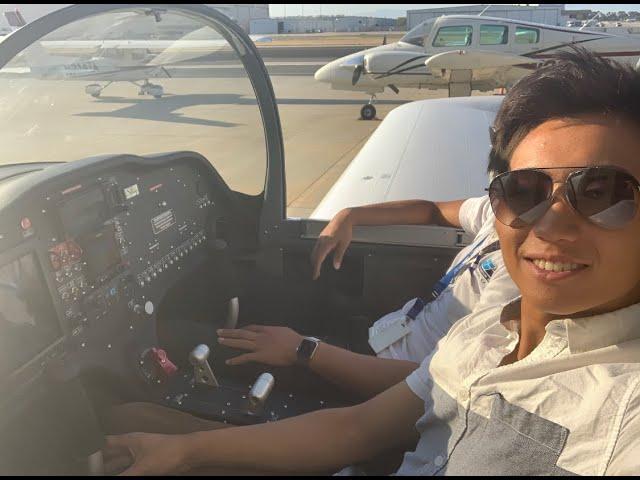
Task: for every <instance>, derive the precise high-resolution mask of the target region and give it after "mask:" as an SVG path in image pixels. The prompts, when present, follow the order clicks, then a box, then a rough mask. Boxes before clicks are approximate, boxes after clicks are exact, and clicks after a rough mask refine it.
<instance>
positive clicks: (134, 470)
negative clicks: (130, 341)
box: [105, 382, 424, 475]
mask: <svg viewBox="0 0 640 480" xmlns="http://www.w3.org/2000/svg"><path fill="white" fill-rule="evenodd" d="M423 413H424V402H423V401H422V400H421V399H420V398H419V397H418V396H417V395H416V394H414V393H413V392H412V391H411V389H410V388H409V386H408V385H407V383H406V382H401V383H399V384H398V385H396V386H394V387H393V388H391V389H389V390H387V391H385V392H384V393H382V394H380V395H378V396H376V397H375V398H373V399H371V400H369V401H368V402H365V403H363V404H360V405H356V406H354V407H348V408H339V409H331V410H320V411H317V412H313V413H310V414H307V415H301V416H298V417H293V418H289V419H286V420H282V421H278V422H271V423H264V424H260V425H251V426H246V427H236V428H228V429H221V430H214V431H207V432H197V433H193V434H189V435H167V436H160V435H151V434H139V433H136V434H129V435H122V436H117V437H109V438H108V439H107V447H106V449H105V457H106V460H107V465H119V464H120V463H121V460H122V459H123V458H122V457H123V456H124V457H131V456H132V457H133V459H134V462H135V463H134V465H132V466H131V467H129V469H128V470H127V471H126V472H125V474H127V475H145V474H146V475H149V474H151V475H154V474H155V475H162V474H171V473H177V472H184V471H185V470H187V469H188V468H198V467H214V466H215V467H225V468H230V469H241V470H246V469H248V468H251V469H255V470H259V471H260V470H264V471H269V472H274V471H280V472H292V473H317V472H326V471H330V470H336V469H338V468H341V467H344V466H346V465H350V464H354V463H358V462H362V461H365V460H370V459H372V458H374V457H375V456H376V455H377V454H378V453H381V452H383V451H386V450H389V449H393V448H398V447H404V448H407V447H409V446H410V445H412V444H413V443H414V442H415V440H416V438H417V432H416V429H415V423H416V421H417V420H418V419H419V418H420V416H421V415H422V414H423ZM108 470H109V472H111V471H112V469H111V468H109V469H108Z"/></svg>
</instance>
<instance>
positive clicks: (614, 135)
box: [496, 116, 640, 316]
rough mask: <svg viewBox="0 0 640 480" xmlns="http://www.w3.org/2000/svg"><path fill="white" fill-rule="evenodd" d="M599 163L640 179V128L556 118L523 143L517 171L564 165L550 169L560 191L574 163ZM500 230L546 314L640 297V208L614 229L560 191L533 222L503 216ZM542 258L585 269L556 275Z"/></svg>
mask: <svg viewBox="0 0 640 480" xmlns="http://www.w3.org/2000/svg"><path fill="white" fill-rule="evenodd" d="M596 165H613V166H618V167H621V168H623V169H625V170H627V171H628V172H629V173H631V174H632V175H633V176H634V177H635V178H640V129H639V128H638V127H637V126H635V125H630V124H627V123H624V122H623V123H620V124H616V123H615V122H614V121H613V120H612V121H605V120H603V119H602V117H595V116H591V117H581V118H579V119H575V118H574V119H570V118H567V119H556V120H550V121H547V122H545V123H543V124H542V125H540V126H538V127H537V128H536V129H534V130H532V131H531V132H530V133H529V134H528V135H527V136H526V137H525V138H524V139H523V140H522V142H520V144H519V145H518V147H517V148H516V149H515V150H514V152H513V155H512V158H511V162H510V170H519V169H523V168H549V167H552V168H557V167H563V168H562V169H557V170H547V173H548V174H549V175H550V176H551V177H552V178H553V181H554V186H553V188H554V191H555V190H556V189H558V188H564V187H563V186H562V182H564V180H565V179H566V178H567V175H569V173H571V172H572V171H574V170H575V169H576V168H575V167H587V166H596ZM564 167H566V168H564ZM496 230H497V232H498V235H499V237H500V243H501V247H502V254H503V256H504V261H505V265H506V267H507V269H508V271H509V273H510V274H511V277H512V278H513V280H514V282H515V283H516V284H517V285H518V287H519V288H520V291H521V293H522V296H523V298H525V299H527V301H528V302H529V303H530V304H531V305H535V306H536V308H538V309H539V310H541V311H543V312H545V313H548V314H552V315H559V316H564V315H573V314H585V315H586V314H596V313H602V312H607V311H612V310H616V309H619V308H622V307H624V306H627V305H630V304H633V303H636V302H638V301H640V215H639V214H638V212H636V215H635V217H634V219H633V220H632V221H631V222H630V223H629V224H627V225H625V226H624V227H622V228H620V229H617V230H607V229H604V228H602V227H599V226H596V225H594V224H592V223H591V222H589V221H588V220H587V219H585V218H583V217H581V216H580V215H579V214H578V213H577V212H575V211H574V210H573V209H572V208H571V206H570V205H569V204H568V203H567V201H566V199H565V198H564V196H563V195H558V196H556V199H555V201H554V203H553V204H552V206H551V207H550V208H549V210H547V212H546V213H545V214H544V216H542V217H541V218H540V219H539V220H538V221H537V222H535V223H534V224H533V225H532V226H529V227H525V228H522V229H515V228H511V227H508V226H506V225H504V224H502V223H500V222H499V221H496ZM541 260H544V261H548V262H551V263H552V264H553V263H561V264H565V265H566V264H577V265H578V266H579V267H578V268H577V269H575V270H571V271H570V272H562V274H554V273H549V272H548V271H545V269H544V268H543V269H541V268H539V265H540V261H541ZM536 263H538V265H536Z"/></svg>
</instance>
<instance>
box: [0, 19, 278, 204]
mask: <svg viewBox="0 0 640 480" xmlns="http://www.w3.org/2000/svg"><path fill="white" fill-rule="evenodd" d="M0 105H1V106H2V111H3V115H2V118H1V119H0V125H1V128H0V145H1V147H0V148H1V149H2V151H3V154H2V157H1V158H2V160H0V164H1V163H26V162H67V161H72V160H77V159H81V158H86V157H89V156H95V155H101V154H117V153H130V154H139V155H144V154H152V153H161V152H170V151H181V150H189V151H196V152H198V153H200V154H202V155H203V156H205V157H206V158H207V159H208V160H209V161H210V162H211V164H212V165H213V166H214V168H215V169H216V170H217V171H218V173H219V174H220V175H221V176H222V178H223V179H224V180H225V182H226V183H227V184H228V185H229V187H230V188H231V189H233V190H236V191H239V192H242V193H247V194H251V195H256V194H259V193H261V192H262V191H263V189H264V182H265V174H266V148H265V136H264V127H263V122H262V116H261V113H260V109H259V107H258V103H257V99H256V95H255V93H254V90H253V86H252V84H251V81H250V79H249V75H248V74H247V72H246V71H245V69H244V66H243V63H242V62H241V60H240V58H239V57H238V54H237V53H236V51H235V50H234V49H233V48H232V47H231V45H230V44H229V43H228V42H227V40H226V39H225V38H224V37H222V36H221V35H220V34H219V33H218V32H217V31H216V30H214V29H213V28H212V27H210V26H207V25H205V24H203V23H201V22H200V21H199V20H197V19H195V18H191V17H187V16H184V15H182V14H180V13H179V12H175V11H159V12H156V15H150V14H148V13H147V12H145V11H144V10H129V9H127V8H126V7H124V8H123V10H121V11H117V12H111V13H106V14H100V15H96V16H92V17H88V18H85V19H83V20H80V21H76V22H73V23H71V24H68V25H66V26H64V27H62V28H59V29H57V30H55V31H53V32H51V33H50V34H48V35H46V36H45V37H43V38H42V39H41V40H40V41H38V42H36V43H34V44H32V45H30V46H29V47H28V48H27V49H26V50H24V51H23V52H22V53H20V54H19V55H17V56H16V57H15V58H14V59H12V60H11V62H10V63H8V64H7V65H6V66H5V67H4V68H2V69H1V70H0Z"/></svg>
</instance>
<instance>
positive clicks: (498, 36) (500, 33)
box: [480, 25, 509, 45]
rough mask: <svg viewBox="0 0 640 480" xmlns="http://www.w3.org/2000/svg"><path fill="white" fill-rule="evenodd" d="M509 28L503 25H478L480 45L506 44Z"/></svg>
mask: <svg viewBox="0 0 640 480" xmlns="http://www.w3.org/2000/svg"><path fill="white" fill-rule="evenodd" d="M508 39H509V28H508V27H505V26H503V25H480V45H506V43H507V40H508Z"/></svg>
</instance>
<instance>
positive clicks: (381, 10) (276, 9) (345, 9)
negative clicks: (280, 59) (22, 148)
mask: <svg viewBox="0 0 640 480" xmlns="http://www.w3.org/2000/svg"><path fill="white" fill-rule="evenodd" d="M67 5H69V4H68V3H66V4H61V3H58V4H39V3H31V4H26V3H2V4H0V11H6V10H15V9H16V8H18V9H20V12H22V14H23V16H24V17H25V19H26V20H27V21H28V22H29V21H33V20H35V19H36V18H38V17H40V16H42V15H44V14H46V13H49V12H52V11H54V10H57V9H59V8H62V7H65V6H67ZM460 5H472V4H468V3H467V4H460V3H458V4H453V3H449V4H428V3H422V4H417V3H413V4H410V3H407V4H394V3H373V4H335V3H327V4H308V3H307V4H299V3H289V4H286V10H287V12H286V13H287V16H290V15H301V14H302V13H304V15H319V14H320V11H322V14H323V15H324V14H326V15H363V16H372V17H391V18H397V17H404V16H405V15H406V13H407V10H411V9H419V8H428V7H455V6H460ZM473 5H478V4H477V3H476V4H473ZM565 5H566V8H567V9H568V10H577V9H583V8H586V9H591V10H600V11H603V12H610V11H615V12H617V11H618V10H625V11H628V10H637V11H640V4H633V3H626V4H604V3H600V4H570V3H567V4H565ZM284 9H285V5H284V4H282V3H270V4H269V13H270V15H271V16H272V17H281V16H283V15H284ZM487 12H488V13H489V12H491V8H489V10H488V11H487ZM0 20H4V19H0ZM0 23H1V21H0Z"/></svg>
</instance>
